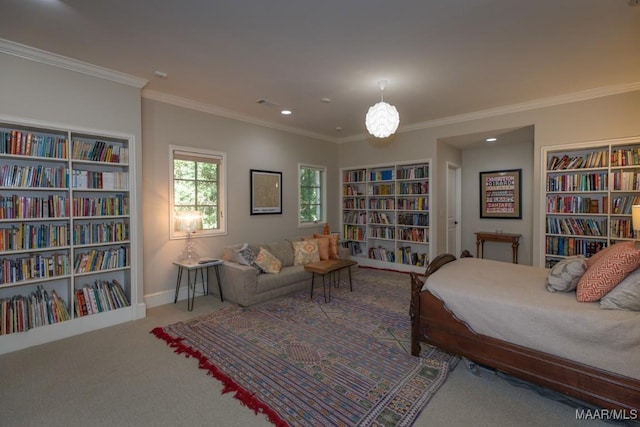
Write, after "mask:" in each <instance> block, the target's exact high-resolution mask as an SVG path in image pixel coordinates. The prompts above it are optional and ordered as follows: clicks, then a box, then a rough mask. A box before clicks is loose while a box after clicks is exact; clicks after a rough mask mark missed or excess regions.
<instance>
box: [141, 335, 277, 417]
mask: <svg viewBox="0 0 640 427" xmlns="http://www.w3.org/2000/svg"><path fill="white" fill-rule="evenodd" d="M151 333H152V334H153V335H155V336H156V337H158V338H160V339H162V340H164V341H165V342H166V343H167V344H168V345H169V347H171V348H173V349H174V352H175V353H177V354H184V355H185V357H187V358H189V357H194V358H196V359H198V361H199V363H198V367H199V368H200V369H205V370H206V371H207V374H208V375H211V376H212V377H214V378H216V379H217V380H218V381H220V382H221V383H222V385H223V387H222V392H221V394H226V393H231V392H235V393H234V395H233V397H234V398H235V399H238V400H239V401H240V403H241V404H242V405H244V406H246V407H247V408H249V409H252V410H253V412H254V413H255V414H259V413H261V414H264V415H265V416H266V417H267V419H268V420H269V422H271V423H273V424H274V425H276V426H277V427H288V424H287V423H286V421H284V420H283V419H282V418H280V416H279V415H278V414H277V412H275V411H274V410H272V409H270V408H269V407H268V406H267V405H265V404H264V403H262V402H261V401H260V400H259V399H257V398H256V397H255V396H254V394H253V393H251V392H249V391H248V390H246V389H244V388H243V387H241V386H240V385H238V384H237V383H236V382H235V381H233V379H232V378H231V377H229V376H228V375H226V374H225V373H224V372H222V371H221V370H220V369H218V367H217V366H215V365H214V364H213V363H211V362H209V360H208V359H207V358H206V357H205V356H204V355H203V354H202V353H200V351H198V350H194V349H193V348H191V347H189V346H187V345H185V344H183V343H182V341H183V340H182V338H174V337H172V336H171V335H169V334H168V333H166V332H165V330H164V329H163V328H161V327H157V328H154V329H152V330H151Z"/></svg>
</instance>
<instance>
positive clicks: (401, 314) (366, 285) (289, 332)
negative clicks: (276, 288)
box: [152, 269, 458, 426]
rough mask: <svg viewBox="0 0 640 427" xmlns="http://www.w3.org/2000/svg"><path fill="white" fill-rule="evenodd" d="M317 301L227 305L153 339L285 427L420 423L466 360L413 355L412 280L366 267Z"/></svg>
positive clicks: (158, 331) (305, 297)
mask: <svg viewBox="0 0 640 427" xmlns="http://www.w3.org/2000/svg"><path fill="white" fill-rule="evenodd" d="M353 287H354V291H353V292H349V285H348V283H346V282H345V281H343V282H342V284H341V286H340V287H339V288H334V289H332V298H331V301H330V302H328V303H327V302H325V301H324V297H322V296H321V294H322V292H317V293H316V295H315V298H314V299H313V300H310V298H309V292H308V291H303V292H300V293H298V294H294V295H292V296H290V297H285V298H282V299H278V300H276V301H274V302H269V303H266V304H262V305H258V306H254V307H250V308H239V307H227V308H224V309H222V310H219V311H216V312H213V313H211V314H208V315H205V316H201V317H198V318H195V319H192V320H190V321H186V322H179V323H175V324H173V325H169V326H166V327H164V328H155V329H154V330H153V331H152V332H153V333H154V334H155V335H156V336H157V337H159V338H161V339H164V340H165V341H166V342H167V343H168V344H169V345H170V346H171V347H173V348H174V349H175V351H176V352H177V353H184V354H185V355H186V356H187V357H195V358H197V359H198V360H199V366H200V368H201V369H205V370H207V371H208V372H209V373H210V374H211V375H213V376H214V377H216V378H218V379H219V380H220V381H222V383H223V384H224V392H233V393H234V394H235V397H236V398H237V399H239V400H240V401H242V402H243V403H244V404H245V405H247V406H248V407H250V408H251V409H253V410H255V411H256V412H261V413H264V414H265V415H266V416H267V417H268V419H269V420H270V421H272V422H273V423H274V424H276V425H286V424H290V425H296V426H305V425H308V426H315V425H344V426H350V425H363V426H365V425H377V426H387V425H388V426H403V425H404V426H408V425H411V424H412V423H413V422H414V421H415V419H416V418H417V416H418V415H419V413H420V412H421V411H422V409H423V408H424V407H425V405H426V404H427V402H428V401H429V399H430V398H431V397H432V396H433V394H434V393H435V392H436V391H437V390H438V388H439V387H440V386H441V385H442V384H443V383H444V381H445V379H446V376H447V372H448V370H449V368H450V367H453V366H455V364H456V363H457V360H458V359H457V358H455V357H452V356H450V355H449V354H447V353H444V352H442V351H440V350H438V349H435V348H430V349H426V350H425V352H424V354H423V357H421V358H415V357H412V356H410V355H409V353H408V350H409V343H410V336H409V334H410V332H409V331H410V327H409V326H410V325H409V318H408V312H407V307H408V306H409V298H410V295H409V280H408V279H407V277H404V275H398V274H397V273H387V272H384V271H376V270H367V269H361V270H360V271H359V273H358V274H355V275H354V278H353Z"/></svg>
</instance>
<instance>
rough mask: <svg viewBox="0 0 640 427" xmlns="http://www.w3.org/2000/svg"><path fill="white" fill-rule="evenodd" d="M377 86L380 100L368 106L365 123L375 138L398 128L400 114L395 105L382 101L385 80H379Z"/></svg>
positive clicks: (384, 136) (382, 136)
mask: <svg viewBox="0 0 640 427" xmlns="http://www.w3.org/2000/svg"><path fill="white" fill-rule="evenodd" d="M378 86H379V87H380V102H378V103H377V104H376V105H373V106H371V107H369V111H367V117H366V118H365V124H366V126H367V130H368V131H369V133H370V134H371V135H373V136H375V137H376V138H386V137H388V136H389V135H391V134H393V133H394V132H395V131H396V129H398V125H399V124H400V115H399V114H398V110H396V107H394V106H393V105H389V104H387V103H386V102H384V88H385V87H386V86H387V81H386V80H380V81H379V82H378Z"/></svg>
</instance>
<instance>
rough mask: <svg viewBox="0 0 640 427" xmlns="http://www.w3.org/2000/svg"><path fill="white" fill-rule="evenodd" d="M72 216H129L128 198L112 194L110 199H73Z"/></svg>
mask: <svg viewBox="0 0 640 427" xmlns="http://www.w3.org/2000/svg"><path fill="white" fill-rule="evenodd" d="M72 213H73V215H74V216H76V217H77V216H108V215H129V196H128V195H126V194H114V195H113V196H110V197H74V198H73V205H72Z"/></svg>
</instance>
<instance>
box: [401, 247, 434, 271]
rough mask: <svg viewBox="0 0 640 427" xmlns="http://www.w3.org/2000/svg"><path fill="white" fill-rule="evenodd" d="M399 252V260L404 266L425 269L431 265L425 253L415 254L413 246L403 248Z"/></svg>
mask: <svg viewBox="0 0 640 427" xmlns="http://www.w3.org/2000/svg"><path fill="white" fill-rule="evenodd" d="M397 252H398V257H397V259H398V261H399V262H400V263H402V264H407V265H417V266H420V267H425V266H426V265H427V264H428V263H429V257H428V256H427V254H426V253H425V252H414V251H413V248H411V246H401V247H399V248H398V250H397Z"/></svg>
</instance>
